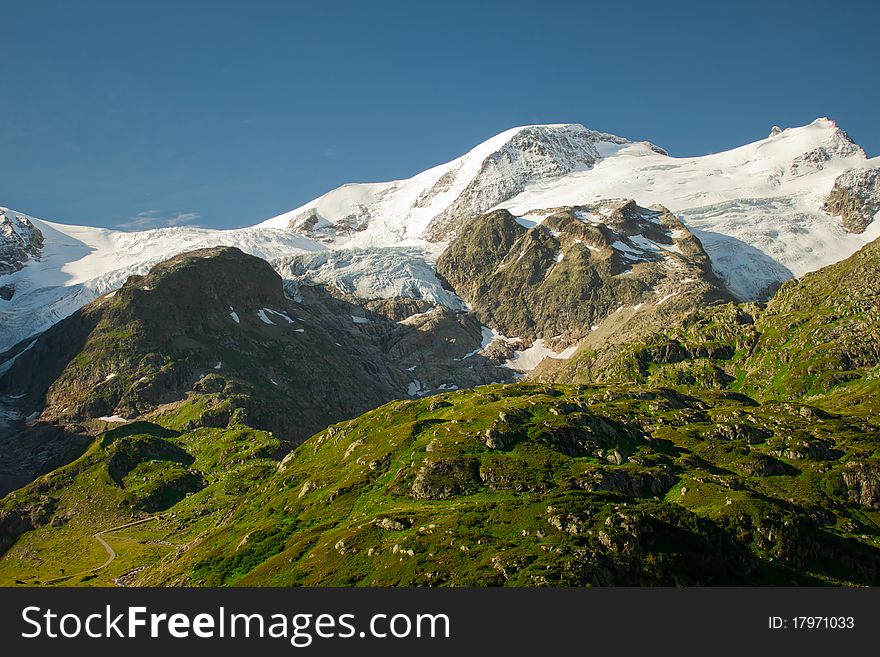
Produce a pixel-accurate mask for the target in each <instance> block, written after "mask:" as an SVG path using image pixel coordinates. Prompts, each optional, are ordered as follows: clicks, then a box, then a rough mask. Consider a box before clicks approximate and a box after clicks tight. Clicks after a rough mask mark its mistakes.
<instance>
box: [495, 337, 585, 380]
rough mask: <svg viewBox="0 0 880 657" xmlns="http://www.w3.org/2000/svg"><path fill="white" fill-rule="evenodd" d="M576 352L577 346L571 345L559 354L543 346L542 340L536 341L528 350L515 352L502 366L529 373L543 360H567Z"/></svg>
mask: <svg viewBox="0 0 880 657" xmlns="http://www.w3.org/2000/svg"><path fill="white" fill-rule="evenodd" d="M576 350H577V345H572V346H570V347H568V348H567V349H565V350H564V351H561V352H559V353H557V352H555V351H553V350H552V349H550V348H549V347H547V346H546V345H545V344H544V340H542V339H540V338H539V339H537V340H535V342H534V343H533V344H532V346H531V347H529V348H528V349H524V350H523V351H516V352H514V354H513V358H511V359H510V360H508V361H507V362H506V363H504V364H503V365H502V367H507V368H509V369H512V370H516V371H518V372H530V371H532V370H533V369H535V368H536V367H537V366H538V364H539V363H540V362H541V361H542V360H544V359H545V358H557V359H560V360H567V359H568V358H571V356H572V354H574V352H575V351H576Z"/></svg>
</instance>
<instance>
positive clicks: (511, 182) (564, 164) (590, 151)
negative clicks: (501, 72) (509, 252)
mask: <svg viewBox="0 0 880 657" xmlns="http://www.w3.org/2000/svg"><path fill="white" fill-rule="evenodd" d="M599 142H604V143H608V144H618V145H619V144H626V143H629V142H628V141H627V140H626V139H622V138H621V137H617V136H615V135H610V134H607V133H602V132H596V131H594V130H588V129H586V128H584V127H582V126H576V125H573V126H566V129H564V130H563V129H560V128H558V127H552V126H530V127H527V128H524V129H522V130H520V131H519V132H517V133H516V134H515V135H514V136H513V137H512V138H511V139H510V140H509V141H508V142H507V143H505V144H504V145H503V146H502V147H501V148H500V149H499V150H497V151H496V152H494V153H492V154H491V155H489V156H488V157H487V158H486V159H485V160H483V162H482V164H481V166H480V170H479V172H478V173H477V175H476V176H475V177H474V178H473V180H471V182H470V183H469V184H468V186H467V187H466V188H465V189H464V190H463V191H462V192H461V193H460V194H459V195H458V197H457V198H456V199H455V201H453V202H452V203H451V204H450V205H449V207H447V208H446V209H445V210H444V211H443V212H441V213H440V214H438V215H437V216H436V217H434V219H433V220H432V221H431V223H430V224H429V225H428V227H427V228H426V229H425V231H424V233H423V234H422V236H423V237H424V238H425V239H427V240H429V241H440V240H444V239H448V238H449V237H451V236H452V235H454V234H455V232H456V230H457V228H458V223H459V222H461V221H463V220H468V219H470V218H471V217H473V216H476V215H478V214H481V213H483V212H486V211H487V210H488V209H489V208H491V207H493V206H495V205H497V204H499V203H501V202H502V201H506V200H507V199H509V198H512V197H513V196H515V195H516V194H518V193H519V192H521V191H523V189H524V188H525V185H526V184H527V183H529V182H534V181H536V180H544V179H548V178H555V177H557V176H561V175H565V174H567V173H571V172H572V171H575V170H578V169H589V168H591V167H593V166H594V165H595V164H596V162H597V161H598V160H599V159H600V158H601V154H600V151H599V148H598V146H597V145H598V143H599ZM651 147H652V148H653V149H655V150H656V151H657V152H658V153H664V154H665V151H663V150H662V149H660V148H658V147H656V146H653V145H651ZM447 185H448V183H447V182H445V181H444V180H443V179H442V178H441V179H440V181H438V183H437V185H435V188H434V189H431V190H428V191H427V192H426V195H427V196H435V195H439V194H441V193H442V192H443V191H444V190H445V188H446V186H447ZM419 201H420V202H421V203H424V202H425V198H424V197H420V199H419Z"/></svg>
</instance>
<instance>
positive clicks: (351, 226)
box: [287, 204, 373, 242]
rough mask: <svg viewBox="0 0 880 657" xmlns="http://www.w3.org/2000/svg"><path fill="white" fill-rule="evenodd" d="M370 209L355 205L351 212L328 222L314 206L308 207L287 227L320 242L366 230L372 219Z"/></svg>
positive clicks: (331, 240)
mask: <svg viewBox="0 0 880 657" xmlns="http://www.w3.org/2000/svg"><path fill="white" fill-rule="evenodd" d="M372 216H373V215H372V213H371V212H370V209H369V208H368V207H366V206H365V205H360V204H359V205H357V206H355V207H354V208H353V209H352V212H351V213H349V214H347V215H345V216H344V217H342V218H341V219H338V220H336V221H334V222H333V223H330V222H329V221H326V220H325V219H323V218H322V217H321V216H320V215H319V214H318V211H317V210H316V209H315V208H310V209H308V210H306V211H305V212H303V213H302V214H299V215H297V216H296V217H294V218H293V219H291V220H290V222H289V223H288V225H287V227H288V228H289V229H290V230H295V231H296V232H298V233H301V234H303V235H307V236H308V237H311V238H312V239H316V240H320V241H322V242H333V241H334V240H336V239H339V238H344V237H351V236H352V235H353V234H354V233H358V232H360V231H362V230H366V229H367V227H368V226H369V225H370V219H372Z"/></svg>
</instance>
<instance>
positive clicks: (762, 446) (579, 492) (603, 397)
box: [0, 243, 880, 586]
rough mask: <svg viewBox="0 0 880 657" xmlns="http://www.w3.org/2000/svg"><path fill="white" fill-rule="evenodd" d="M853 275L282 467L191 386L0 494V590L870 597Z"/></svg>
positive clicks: (866, 448) (867, 260)
mask: <svg viewBox="0 0 880 657" xmlns="http://www.w3.org/2000/svg"><path fill="white" fill-rule="evenodd" d="M878 263H880V244H878V243H874V244H872V245H869V246H868V247H866V248H865V249H863V250H862V251H861V252H859V253H858V254H856V255H855V256H853V257H852V258H849V259H848V260H846V261H843V262H841V263H838V264H837V265H833V266H832V267H828V268H826V269H824V270H821V271H819V272H816V273H815V274H811V275H809V276H807V277H805V278H804V279H803V280H802V281H800V282H796V283H791V284H787V285H785V286H783V288H782V289H781V290H780V291H779V293H778V294H777V295H776V296H775V297H774V299H773V300H771V301H770V302H769V303H768V304H767V305H766V306H761V305H754V304H752V305H736V304H721V305H716V306H711V307H708V308H704V309H701V310H698V311H696V312H693V313H690V314H688V315H687V316H685V317H683V318H681V319H680V320H679V321H677V322H675V323H670V325H669V326H665V327H661V328H657V327H655V328H653V329H652V330H650V331H648V332H645V333H642V334H640V335H636V336H635V337H633V336H632V334H629V335H630V337H629V338H628V339H627V340H621V339H618V340H616V341H615V340H613V339H611V340H607V341H605V342H604V343H600V342H598V341H597V342H593V343H591V342H590V341H589V339H588V341H587V343H586V344H585V345H584V347H582V348H581V350H580V351H579V352H578V354H576V355H575V357H573V358H572V359H571V360H570V361H568V362H566V363H565V364H564V365H562V366H561V367H557V368H551V367H544V368H542V371H541V372H540V376H541V377H543V378H544V379H545V381H534V380H532V381H524V382H520V383H516V384H507V385H501V384H498V385H488V386H482V387H477V388H473V389H463V390H456V391H448V392H444V393H443V394H440V395H435V396H430V397H424V398H421V399H411V400H407V401H392V402H390V403H386V404H385V405H382V406H379V407H378V408H376V409H374V410H371V411H368V412H366V413H365V414H363V415H361V416H360V417H357V418H355V419H352V420H348V421H345V422H341V423H336V424H333V425H332V426H330V427H328V428H326V429H324V430H322V431H320V432H319V433H317V434H316V435H314V436H312V437H311V438H309V439H308V440H306V441H305V442H304V443H302V444H301V445H299V446H298V447H297V448H296V449H295V450H294V451H293V452H290V453H288V454H286V455H284V449H283V443H282V441H281V440H280V439H279V438H278V437H276V436H275V435H273V434H271V433H269V432H267V431H259V430H256V429H254V428H252V427H251V426H249V425H248V422H249V418H248V415H247V414H246V413H236V412H234V409H232V412H230V413H229V414H227V415H224V416H223V418H222V420H223V421H222V422H221V421H213V420H212V421H206V419H205V418H206V417H207V418H208V419H209V420H210V419H211V418H214V416H215V414H216V408H217V406H218V405H219V404H221V403H223V399H225V398H224V397H223V394H224V393H223V392H222V391H219V389H218V390H217V391H214V392H212V390H215V388H217V386H215V385H213V384H211V385H210V386H206V385H204V384H203V385H202V386H201V387H200V388H196V389H193V390H192V391H191V392H190V393H189V394H188V396H187V397H186V399H184V400H182V401H180V402H179V403H176V404H170V405H169V404H166V405H160V406H157V407H156V408H155V409H154V410H152V411H151V412H150V413H149V414H147V415H146V416H145V419H146V420H149V421H148V422H137V423H133V424H129V425H124V426H120V427H118V428H115V429H113V430H112V431H109V432H106V433H102V434H100V435H99V436H98V437H97V438H95V439H94V441H93V442H92V444H91V446H90V447H89V448H88V450H87V451H86V452H85V454H83V455H82V456H81V457H80V458H79V459H78V460H76V461H74V462H72V463H69V464H68V465H66V466H64V467H62V468H60V469H57V470H54V471H53V472H51V473H49V474H47V475H44V476H42V477H40V478H38V479H37V480H36V481H34V482H33V483H31V484H29V485H28V486H26V487H24V488H22V489H20V490H17V491H15V492H13V493H11V494H10V495H8V496H7V497H6V498H4V499H3V500H2V502H0V551H3V552H4V554H3V556H2V557H0V584H6V585H14V584H29V585H34V584H48V585H53V584H64V585H69V584H103V585H109V584H112V583H114V582H116V583H120V584H136V585H174V584H184V585H201V586H234V585H242V586H258V585H280V586H294V585H432V586H433V585H456V586H463V585H476V586H484V585H518V586H540V585H657V584H659V585H754V584H773V585H777V584H832V585H876V584H880V403H878V397H877V393H878V383H877V381H878V348H877V344H878V327H880V316H878V309H880V302H878V298H880V292H878V288H877V285H876V283H875V281H876V280H877V273H878V271H880V270H878V267H880V265H878ZM215 376H217V377H218V378H219V379H221V380H222V377H221V376H220V375H215ZM211 381H214V379H213V378H210V379H209V381H208V383H210V382H211ZM560 381H565V383H561V382H560ZM218 385H219V384H218ZM224 385H227V384H224ZM224 389H225V388H224ZM133 523H137V524H133ZM102 541H103V543H102ZM104 543H106V544H107V545H105V544H104ZM107 546H110V547H109V548H108V547H107ZM109 550H112V551H114V552H115V554H116V556H115V558H113V559H110V556H112V555H111V554H110V551H109Z"/></svg>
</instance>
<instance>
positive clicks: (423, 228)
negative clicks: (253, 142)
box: [260, 124, 666, 246]
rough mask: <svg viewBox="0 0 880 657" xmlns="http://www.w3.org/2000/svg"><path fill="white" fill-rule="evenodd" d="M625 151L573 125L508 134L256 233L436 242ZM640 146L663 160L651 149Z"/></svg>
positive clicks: (345, 193) (350, 188) (346, 190)
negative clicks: (537, 188)
mask: <svg viewBox="0 0 880 657" xmlns="http://www.w3.org/2000/svg"><path fill="white" fill-rule="evenodd" d="M631 143H632V142H630V141H628V140H626V139H623V138H622V137H618V136H616V135H611V134H607V133H604V132H596V131H595V130H589V129H588V128H585V127H584V126H582V125H577V124H560V125H537V126H525V127H520V128H513V129H512V130H508V131H506V132H502V133H501V134H499V135H497V136H495V137H493V138H491V139H489V140H487V141H485V142H483V143H482V144H480V145H479V146H477V147H476V148H474V149H472V150H471V151H469V152H468V153H467V154H465V155H463V156H461V157H459V158H457V159H455V160H453V161H451V162H448V163H446V164H442V165H440V166H436V167H433V168H431V169H428V170H427V171H424V172H422V173H420V174H418V175H417V176H414V177H412V178H409V179H407V180H398V181H393V182H387V183H360V184H349V185H343V186H342V187H339V188H337V189H334V190H333V191H331V192H328V193H327V194H324V195H323V196H321V197H320V198H318V199H316V200H314V201H312V202H311V203H307V204H306V205H304V206H302V207H300V208H297V209H295V210H292V211H290V212H286V213H284V214H282V215H279V216H277V217H274V218H272V219H269V220H268V221H265V222H263V223H262V224H260V226H264V227H275V228H288V229H290V230H294V231H297V232H301V233H303V234H307V235H309V236H310V237H314V238H315V239H318V240H321V241H325V242H330V243H335V244H346V245H357V246H377V245H378V246H387V245H389V244H402V243H408V242H409V243H413V242H420V241H427V242H440V241H444V240H447V239H449V238H450V237H451V235H452V234H453V233H454V232H455V229H456V228H457V227H458V225H459V222H460V221H461V220H464V219H467V218H468V217H473V216H476V215H478V214H481V213H483V212H486V211H488V210H490V209H492V208H494V207H496V206H498V204H500V203H503V202H504V201H508V200H509V199H511V198H513V197H515V196H516V195H517V194H520V193H521V192H523V191H525V190H526V189H528V188H529V187H530V186H531V185H534V184H536V183H540V182H543V181H549V180H555V179H559V178H560V177H562V176H565V175H567V174H571V173H574V172H576V171H588V170H590V169H592V168H593V167H594V166H595V165H596V163H597V162H599V161H600V160H602V159H603V157H605V156H606V155H608V154H611V153H614V152H616V151H617V150H618V149H619V148H620V147H621V146H624V145H628V144H631ZM643 146H644V147H645V148H647V149H649V150H650V151H652V152H655V153H657V154H660V155H666V152H665V151H663V150H662V149H660V148H658V147H657V146H654V145H653V144H643Z"/></svg>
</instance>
